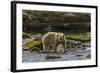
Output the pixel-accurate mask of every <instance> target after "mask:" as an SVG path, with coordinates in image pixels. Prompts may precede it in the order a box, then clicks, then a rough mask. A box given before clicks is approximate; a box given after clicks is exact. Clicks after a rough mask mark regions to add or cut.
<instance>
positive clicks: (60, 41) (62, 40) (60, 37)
mask: <svg viewBox="0 0 100 73" xmlns="http://www.w3.org/2000/svg"><path fill="white" fill-rule="evenodd" d="M57 40H58V42H59V43H63V42H64V41H65V35H64V34H63V33H58V34H57Z"/></svg>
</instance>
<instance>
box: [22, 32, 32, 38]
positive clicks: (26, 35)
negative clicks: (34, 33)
mask: <svg viewBox="0 0 100 73" xmlns="http://www.w3.org/2000/svg"><path fill="white" fill-rule="evenodd" d="M22 35H23V38H31V37H30V35H29V34H28V33H26V32H22Z"/></svg>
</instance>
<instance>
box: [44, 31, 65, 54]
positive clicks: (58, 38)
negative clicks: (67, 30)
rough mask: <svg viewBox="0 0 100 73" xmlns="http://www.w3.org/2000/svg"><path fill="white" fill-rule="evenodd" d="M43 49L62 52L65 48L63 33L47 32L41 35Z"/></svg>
mask: <svg viewBox="0 0 100 73" xmlns="http://www.w3.org/2000/svg"><path fill="white" fill-rule="evenodd" d="M42 44H43V50H44V51H50V50H51V49H52V50H54V51H55V52H61V53H62V52H64V51H65V49H66V38H65V35H64V34H63V33H57V32H48V33H46V34H45V35H44V36H43V37H42Z"/></svg>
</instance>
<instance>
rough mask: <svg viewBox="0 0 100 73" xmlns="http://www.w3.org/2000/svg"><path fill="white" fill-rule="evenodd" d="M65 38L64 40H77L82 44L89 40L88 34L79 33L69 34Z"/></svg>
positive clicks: (89, 35)
mask: <svg viewBox="0 0 100 73" xmlns="http://www.w3.org/2000/svg"><path fill="white" fill-rule="evenodd" d="M65 36H66V39H72V40H78V41H82V42H86V41H90V40H91V34H90V32H86V33H80V34H75V33H74V34H73V33H71V34H65Z"/></svg>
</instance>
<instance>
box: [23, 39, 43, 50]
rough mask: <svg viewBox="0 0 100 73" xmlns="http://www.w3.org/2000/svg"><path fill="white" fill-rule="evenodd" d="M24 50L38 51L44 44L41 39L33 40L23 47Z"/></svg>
mask: <svg viewBox="0 0 100 73" xmlns="http://www.w3.org/2000/svg"><path fill="white" fill-rule="evenodd" d="M23 48H27V49H29V50H30V51H38V50H40V49H41V48H42V42H41V40H40V38H39V39H35V40H31V41H29V42H27V43H26V44H25V45H23Z"/></svg>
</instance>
